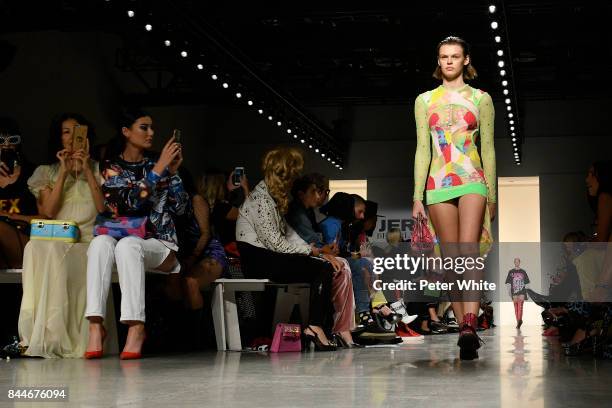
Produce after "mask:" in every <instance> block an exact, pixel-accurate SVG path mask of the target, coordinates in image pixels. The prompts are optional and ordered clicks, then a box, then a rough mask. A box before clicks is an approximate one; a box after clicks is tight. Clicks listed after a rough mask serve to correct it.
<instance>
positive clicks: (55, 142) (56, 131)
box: [47, 112, 96, 164]
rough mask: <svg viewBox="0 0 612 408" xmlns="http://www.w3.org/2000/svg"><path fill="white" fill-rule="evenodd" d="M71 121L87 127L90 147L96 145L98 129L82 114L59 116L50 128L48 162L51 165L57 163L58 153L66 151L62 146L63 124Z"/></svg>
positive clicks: (54, 119)
mask: <svg viewBox="0 0 612 408" xmlns="http://www.w3.org/2000/svg"><path fill="white" fill-rule="evenodd" d="M69 119H73V120H75V121H77V123H78V124H79V125H83V126H87V138H88V139H89V146H90V147H91V146H93V145H94V141H95V139H96V129H95V128H94V125H93V124H92V123H91V122H90V121H88V120H87V119H85V117H84V116H83V115H81V114H80V113H71V112H68V113H62V114H61V115H57V116H55V117H54V118H53V120H51V126H50V127H49V142H48V144H47V147H48V152H47V160H48V162H49V164H52V163H55V162H57V157H56V155H57V152H59V151H60V150H63V149H64V145H63V144H62V124H63V123H64V122H65V121H67V120H69Z"/></svg>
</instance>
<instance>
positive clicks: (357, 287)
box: [319, 192, 393, 335]
mask: <svg viewBox="0 0 612 408" xmlns="http://www.w3.org/2000/svg"><path fill="white" fill-rule="evenodd" d="M357 197H359V196H357ZM320 210H321V213H322V214H324V215H326V216H327V218H325V219H324V220H323V221H321V223H320V224H319V226H320V227H321V232H322V234H323V237H322V239H323V243H324V244H326V245H337V246H338V248H339V255H340V256H341V257H343V258H345V259H346V260H347V261H348V263H349V266H350V268H351V274H352V281H353V292H354V294H355V305H356V306H355V310H356V313H357V316H358V317H357V318H358V322H359V323H360V324H361V325H363V328H365V333H367V335H370V334H372V335H376V334H381V333H382V334H386V333H389V334H392V333H391V332H388V331H387V330H384V329H383V328H382V327H380V325H378V324H377V323H376V322H375V320H374V319H373V317H372V314H371V313H370V288H371V278H372V276H373V275H372V273H371V270H372V263H371V261H370V260H368V259H367V258H365V257H361V255H360V248H359V246H356V245H358V244H357V242H358V239H359V235H360V234H361V232H362V227H363V224H362V223H360V224H359V225H357V224H356V221H362V220H363V219H364V216H365V200H363V199H362V198H361V197H359V198H358V199H356V197H354V196H352V195H350V194H347V193H343V192H339V193H336V194H334V196H333V197H332V198H331V199H330V200H329V202H328V203H327V204H325V205H324V206H322V207H321V209H320ZM384 313H386V314H387V315H389V314H392V313H393V312H392V311H391V310H390V309H389V308H388V307H385V309H384Z"/></svg>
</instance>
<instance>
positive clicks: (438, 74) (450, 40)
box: [433, 35, 478, 81]
mask: <svg viewBox="0 0 612 408" xmlns="http://www.w3.org/2000/svg"><path fill="white" fill-rule="evenodd" d="M443 45H458V46H460V47H461V49H463V56H464V57H470V63H469V64H467V66H465V67H464V68H463V79H466V80H468V81H469V80H470V79H474V78H476V77H477V76H478V73H477V72H476V69H475V68H474V66H473V65H472V58H471V47H470V44H468V43H467V41H465V40H464V39H463V38H461V37H455V36H452V35H451V36H449V37H446V38H445V39H443V40H442V41H440V42H439V43H438V46H437V47H436V59H438V56H439V55H440V48H442V46H443ZM433 77H434V78H436V79H442V69H441V68H440V65H436V69H435V71H434V72H433Z"/></svg>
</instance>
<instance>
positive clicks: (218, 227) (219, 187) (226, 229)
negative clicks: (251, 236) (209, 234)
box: [204, 171, 249, 257]
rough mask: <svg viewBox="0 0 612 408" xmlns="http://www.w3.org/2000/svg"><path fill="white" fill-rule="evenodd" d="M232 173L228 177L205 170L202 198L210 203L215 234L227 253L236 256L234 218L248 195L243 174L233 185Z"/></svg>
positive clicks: (247, 183)
mask: <svg viewBox="0 0 612 408" xmlns="http://www.w3.org/2000/svg"><path fill="white" fill-rule="evenodd" d="M233 175H234V172H232V173H231V174H230V176H229V178H228V177H227V175H226V174H224V173H222V172H219V171H208V172H206V180H205V182H204V185H205V187H206V189H205V191H204V194H205V196H204V198H206V201H207V202H208V203H209V205H210V209H211V220H212V225H213V230H214V231H215V235H216V236H217V238H218V239H219V241H221V244H222V245H223V248H224V249H225V252H226V253H227V254H228V255H230V256H234V257H238V256H240V254H239V253H238V248H237V246H236V220H237V219H238V208H240V206H241V205H242V203H243V202H244V200H245V198H246V197H247V196H248V195H249V181H248V180H247V178H246V176H245V175H244V174H243V175H242V177H241V178H240V185H235V184H234V183H233Z"/></svg>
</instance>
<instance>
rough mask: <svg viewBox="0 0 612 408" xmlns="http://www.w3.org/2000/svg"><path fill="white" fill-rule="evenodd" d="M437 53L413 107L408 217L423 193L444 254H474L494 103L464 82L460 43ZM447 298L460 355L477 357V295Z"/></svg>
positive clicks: (490, 211) (481, 236) (467, 66)
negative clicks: (426, 86) (428, 84)
mask: <svg viewBox="0 0 612 408" xmlns="http://www.w3.org/2000/svg"><path fill="white" fill-rule="evenodd" d="M436 51H437V61H438V66H437V67H436V70H435V72H434V74H433V76H434V78H436V79H439V80H441V81H442V84H441V85H440V86H438V87H437V88H436V89H433V90H431V91H427V92H425V93H422V94H421V95H419V96H418V97H417V98H416V101H415V106H414V111H415V121H416V129H417V148H416V155H415V161H414V204H413V210H412V216H413V217H414V218H416V217H417V216H418V215H421V216H423V217H426V214H425V207H424V205H423V192H424V190H426V197H425V198H426V202H427V209H428V211H429V215H430V217H431V219H430V221H431V224H432V226H433V228H434V230H435V235H436V236H437V238H438V240H439V242H440V244H441V246H442V248H441V249H442V252H443V255H444V256H450V257H456V256H478V255H479V243H490V242H491V235H490V231H491V229H490V226H491V219H492V218H493V217H494V216H495V202H496V194H495V191H496V188H495V187H496V176H495V150H494V147H493V125H494V117H495V112H494V108H493V101H492V100H491V96H490V95H489V94H488V93H486V92H483V91H481V90H479V89H476V88H472V87H471V86H469V85H467V84H466V83H465V82H464V80H471V79H474V78H475V77H476V70H475V69H474V67H473V66H472V61H471V56H470V47H469V45H468V44H467V43H466V42H465V41H464V40H463V39H461V38H459V37H447V38H445V39H444V40H442V41H441V42H440V43H439V44H438V47H437V50H436ZM478 144H479V145H480V150H481V153H479V151H478V148H477V145H478ZM481 154H482V160H481ZM450 272H451V274H454V273H453V271H450ZM458 276H459V275H456V276H453V277H452V279H457V277H458ZM463 278H464V279H469V278H473V279H475V278H476V277H475V275H474V271H468V272H466V273H465V274H464V275H463ZM455 286H456V285H455ZM451 295H452V296H451V300H452V301H453V302H452V303H453V310H454V312H455V316H457V320H458V322H460V324H461V330H460V334H459V341H458V346H459V347H460V357H461V359H467V360H471V359H474V358H478V352H477V351H476V350H477V349H478V348H479V347H480V340H479V338H478V336H477V335H476V328H477V325H478V319H477V316H478V309H479V306H480V297H479V293H475V292H473V291H472V292H469V293H467V292H464V293H458V292H454V293H452V294H451Z"/></svg>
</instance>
